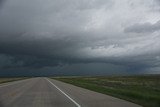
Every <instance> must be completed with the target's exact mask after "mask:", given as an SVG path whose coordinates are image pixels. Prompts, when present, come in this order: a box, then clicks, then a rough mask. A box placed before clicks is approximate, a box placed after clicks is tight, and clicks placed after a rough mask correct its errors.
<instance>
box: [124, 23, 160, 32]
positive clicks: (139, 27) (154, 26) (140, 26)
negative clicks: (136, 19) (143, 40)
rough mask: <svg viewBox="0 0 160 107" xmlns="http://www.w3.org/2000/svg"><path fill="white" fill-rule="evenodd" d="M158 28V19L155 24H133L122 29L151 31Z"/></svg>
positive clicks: (159, 25) (159, 27)
mask: <svg viewBox="0 0 160 107" xmlns="http://www.w3.org/2000/svg"><path fill="white" fill-rule="evenodd" d="M159 30H160V21H158V22H156V23H155V24H151V23H143V24H134V25H132V26H129V27H127V28H125V29H124V32H127V33H129V32H131V33H152V32H155V31H159Z"/></svg>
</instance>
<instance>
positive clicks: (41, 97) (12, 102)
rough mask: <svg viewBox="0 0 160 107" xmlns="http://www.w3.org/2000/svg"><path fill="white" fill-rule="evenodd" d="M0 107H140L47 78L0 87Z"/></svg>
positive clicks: (6, 84) (32, 79)
mask: <svg viewBox="0 0 160 107" xmlns="http://www.w3.org/2000/svg"><path fill="white" fill-rule="evenodd" d="M0 107H141V106H139V105H137V104H134V103H131V102H128V101H125V100H122V99H118V98H115V97H111V96H108V95H104V94H101V93H97V92H93V91H90V90H87V89H83V88H80V87H76V86H73V85H71V84H67V83H64V82H60V81H57V80H53V79H49V78H41V77H38V78H31V79H25V80H20V81H14V82H10V83H5V84H2V85H0Z"/></svg>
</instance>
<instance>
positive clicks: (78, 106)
mask: <svg viewBox="0 0 160 107" xmlns="http://www.w3.org/2000/svg"><path fill="white" fill-rule="evenodd" d="M45 79H46V80H47V81H48V82H49V83H51V84H52V85H53V86H54V87H56V88H57V89H58V90H59V91H60V92H61V93H62V94H64V95H65V96H66V97H67V98H68V99H70V100H71V101H72V102H73V103H74V104H75V105H76V106H77V107H81V106H80V105H79V104H78V103H77V102H76V101H74V100H73V99H72V98H71V97H70V96H68V95H67V94H66V93H65V92H63V91H62V90H61V89H60V88H58V87H57V86H56V85H55V84H53V83H52V82H51V81H50V80H48V79H47V78H45Z"/></svg>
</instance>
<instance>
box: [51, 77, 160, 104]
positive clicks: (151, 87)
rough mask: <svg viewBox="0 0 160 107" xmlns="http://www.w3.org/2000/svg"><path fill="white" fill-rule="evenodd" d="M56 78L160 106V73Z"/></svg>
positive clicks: (137, 101) (133, 100)
mask: <svg viewBox="0 0 160 107" xmlns="http://www.w3.org/2000/svg"><path fill="white" fill-rule="evenodd" d="M54 79H57V80H60V81H63V82H66V83H70V84H73V85H76V86H79V87H83V88H86V89H89V90H92V91H96V92H100V93H103V94H107V95H111V96H114V97H117V98H121V99H124V100H128V101H130V102H134V103H137V104H139V105H142V106H144V107H160V75H143V76H94V77H56V78H54Z"/></svg>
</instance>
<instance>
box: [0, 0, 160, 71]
mask: <svg viewBox="0 0 160 107" xmlns="http://www.w3.org/2000/svg"><path fill="white" fill-rule="evenodd" d="M155 2H156V1H155ZM151 4H152V2H151V1H150V0H148V2H144V0H140V1H139V0H135V1H134V2H131V1H129V0H127V1H121V2H120V1H113V0H101V1H99V0H76V1H75V0H69V1H68V0H63V1H60V0H45V1H44V0H7V1H6V2H5V3H3V7H2V8H1V11H0V23H1V24H0V28H1V29H0V60H1V62H0V69H1V71H2V70H3V71H4V72H6V74H7V73H9V72H12V71H14V70H18V69H20V70H23V71H24V72H27V71H29V73H31V72H33V71H34V70H35V71H37V72H38V71H41V72H48V73H49V72H50V73H51V71H54V72H56V73H55V74H58V72H60V73H61V74H63V73H64V74H65V73H68V74H72V73H73V74H74V72H72V70H74V71H75V70H76V69H79V70H78V73H77V74H81V72H83V74H85V72H86V74H91V70H94V69H92V66H96V65H97V66H96V68H97V69H95V71H94V74H98V72H99V70H101V71H103V72H101V73H100V74H103V73H104V74H110V73H109V70H110V71H114V70H115V73H117V71H118V70H119V71H120V72H122V73H127V72H128V73H130V72H135V73H139V72H144V70H146V69H150V68H153V67H158V66H159V63H158V60H157V59H156V58H157V57H158V56H159V54H160V49H159V46H160V43H159V41H160V37H159V33H160V32H159V28H160V22H159V20H160V19H159V14H158V13H156V12H153V11H148V10H151V9H153V8H151ZM155 5H156V4H155ZM157 5H158V4H157ZM133 8H134V9H133ZM155 17H156V18H155ZM135 23H137V24H135ZM141 23H143V24H141ZM152 23H154V24H152ZM124 29H125V30H124ZM129 32H131V33H129ZM105 66H106V67H105ZM81 67H82V68H83V67H85V68H86V69H80V68H81ZM114 68H115V69H114ZM87 70H88V73H87ZM63 71H64V72H63ZM105 71H106V72H105ZM123 71H124V72H123ZM14 73H15V72H14ZM48 73H47V74H48ZM112 73H113V72H112ZM2 74H3V73H2ZM24 74H25V73H24ZM53 74H54V73H53Z"/></svg>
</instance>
